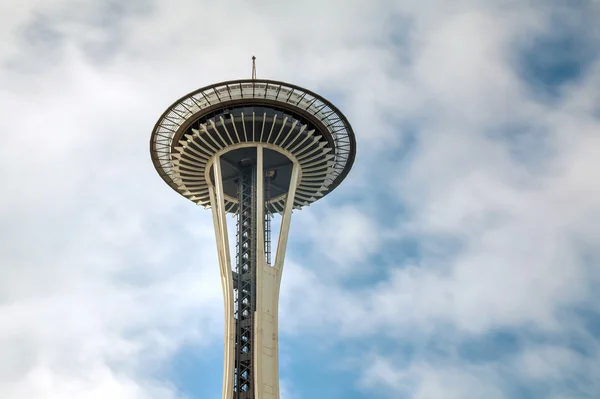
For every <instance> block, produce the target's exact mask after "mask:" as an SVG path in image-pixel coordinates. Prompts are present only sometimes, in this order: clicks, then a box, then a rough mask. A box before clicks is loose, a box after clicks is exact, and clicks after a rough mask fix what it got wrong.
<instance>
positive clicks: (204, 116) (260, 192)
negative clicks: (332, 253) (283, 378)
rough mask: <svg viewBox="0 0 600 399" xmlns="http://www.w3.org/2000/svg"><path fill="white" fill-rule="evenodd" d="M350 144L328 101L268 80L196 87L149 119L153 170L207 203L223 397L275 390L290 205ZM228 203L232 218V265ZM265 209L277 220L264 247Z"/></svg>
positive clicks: (255, 397)
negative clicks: (219, 303) (218, 293)
mask: <svg viewBox="0 0 600 399" xmlns="http://www.w3.org/2000/svg"><path fill="white" fill-rule="evenodd" d="M254 74H255V69H254V67H253V76H254ZM355 147H356V143H355V139H354V133H353V132H352V128H351V126H350V124H349V123H348V121H347V120H346V118H345V117H344V115H343V114H342V113H341V112H340V111H339V110H338V109H337V108H336V107H335V106H334V105H333V104H331V103H330V102H328V101H327V100H325V99H324V98H322V97H320V96H318V95H317V94H315V93H313V92H311V91H308V90H306V89H302V88H300V87H298V86H295V85H291V84H287V83H283V82H276V81H271V80H258V79H250V80H235V81H229V82H223V83H218V84H214V85H211V86H207V87H204V88H202V89H199V90H196V91H194V92H192V93H190V94H188V95H186V96H184V97H182V98H181V99H179V100H177V101H176V102H175V103H174V104H173V105H171V107H169V108H168V109H167V110H166V111H165V112H164V113H163V115H162V116H161V117H160V118H159V120H158V122H157V123H156V125H155V127H154V130H153V132H152V136H151V139H150V152H151V156H152V162H153V163H154V166H155V168H156V170H157V171H158V173H159V175H160V176H161V177H162V178H163V180H164V181H165V182H166V183H167V184H168V185H169V186H170V187H171V188H173V189H174V190H175V191H177V192H178V193H179V194H181V195H182V196H184V197H186V198H188V199H189V200H191V201H193V202H194V203H196V204H198V205H201V206H204V207H206V208H210V209H212V214H213V221H214V228H215V235H216V239H217V251H218V255H219V266H220V271H221V280H222V285H223V295H224V303H225V362H224V378H223V398H224V399H263V398H264V399H275V398H279V377H278V348H277V345H278V338H277V324H278V322H277V318H278V310H277V308H278V298H279V286H280V283H281V274H282V270H283V260H284V257H285V250H286V246H287V237H288V232H289V225H290V220H291V214H292V210H293V209H300V208H302V207H303V206H306V205H309V204H311V203H312V202H314V201H316V200H317V199H319V198H320V197H322V196H324V195H326V194H327V193H329V192H330V191H331V190H333V189H334V188H335V187H337V186H338V185H339V184H340V182H341V181H342V180H343V179H344V178H345V177H346V175H347V174H348V172H349V170H350V168H351V166H352V163H353V162H354V157H355V152H356V148H355ZM228 213H229V214H233V215H234V216H235V217H236V219H237V221H236V222H237V224H236V228H237V231H236V257H235V262H234V264H233V265H232V262H231V254H230V249H229V242H228V233H227V223H226V215H227V214H228ZM273 213H279V214H280V215H281V226H280V229H279V237H278V243H277V249H276V251H275V253H273V254H272V250H271V217H272V214H273Z"/></svg>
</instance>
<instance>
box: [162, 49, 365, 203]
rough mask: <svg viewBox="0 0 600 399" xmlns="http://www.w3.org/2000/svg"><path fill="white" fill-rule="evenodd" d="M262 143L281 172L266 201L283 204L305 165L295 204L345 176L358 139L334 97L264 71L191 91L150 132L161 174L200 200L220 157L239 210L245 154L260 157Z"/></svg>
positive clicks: (228, 198)
mask: <svg viewBox="0 0 600 399" xmlns="http://www.w3.org/2000/svg"><path fill="white" fill-rule="evenodd" d="M253 61H254V60H253ZM253 72H254V68H253ZM258 147H261V148H263V149H264V151H262V153H263V155H264V159H263V164H264V167H265V169H266V170H275V171H276V173H277V177H276V180H275V181H273V182H271V190H270V191H271V192H270V196H269V198H268V200H269V204H270V206H272V210H273V211H274V212H282V211H283V207H284V205H285V200H286V195H287V192H288V187H289V184H290V182H291V176H292V166H293V165H295V164H297V165H299V167H300V175H299V182H298V190H297V191H296V194H295V200H294V207H295V208H301V207H304V206H307V205H309V204H311V203H313V202H314V201H317V200H318V199H319V198H321V197H323V196H324V195H326V194H327V193H330V192H331V191H332V190H333V189H334V188H336V187H337V186H338V185H339V183H340V182H341V181H342V180H343V179H344V178H345V177H346V175H347V174H348V172H349V170H350V168H351V167H352V164H353V162H354V157H355V153H356V140H355V137H354V132H353V130H352V127H351V126H350V123H349V122H348V120H347V119H346V117H345V116H344V115H343V114H342V113H341V112H340V111H339V110H338V109H337V108H336V107H335V106H334V105H333V104H332V103H330V102H329V101H327V100H326V99H324V98H323V97H321V96H319V95H318V94H316V93H314V92H311V91H309V90H306V89H303V88H301V87H298V86H295V85H292V84H289V83H284V82H279V81H273V80H265V79H243V80H231V81H227V82H220V83H215V84H212V85H210V86H206V87H203V88H201V89H198V90H195V91H193V92H191V93H189V94H187V95H186V96H184V97H182V98H180V99H179V100H177V101H176V102H175V103H173V104H172V105H171V106H170V107H169V108H168V109H167V110H166V111H165V112H164V113H163V115H161V117H160V118H159V120H158V121H157V123H156V125H155V126H154V130H153V132H152V136H151V138H150V152H151V156H152V162H153V164H154V166H155V168H156V170H157V172H158V173H159V175H160V176H161V177H162V178H163V180H164V181H165V182H166V183H167V184H169V186H171V188H173V189H174V190H175V191H177V192H178V193H179V194H181V195H183V196H184V197H186V198H188V199H189V200H191V201H193V202H195V203H196V204H198V205H202V206H209V205H210V192H209V187H212V186H213V185H214V173H215V172H214V167H213V161H214V159H216V157H219V159H221V160H222V161H223V166H222V171H221V174H222V176H223V179H224V183H223V193H224V195H225V197H224V200H225V208H226V211H227V212H228V213H235V212H236V211H237V203H238V201H237V199H236V198H237V194H236V190H237V185H236V184H234V183H235V178H236V176H237V175H238V171H237V169H239V167H240V165H241V166H243V163H244V162H245V159H246V158H248V159H249V160H256V161H257V155H256V154H258V152H257V148H258ZM240 162H241V163H240ZM230 177H231V179H230Z"/></svg>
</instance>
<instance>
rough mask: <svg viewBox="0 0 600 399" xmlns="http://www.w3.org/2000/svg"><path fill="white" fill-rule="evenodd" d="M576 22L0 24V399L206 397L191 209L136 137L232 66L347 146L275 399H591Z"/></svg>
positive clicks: (589, 201) (161, 1)
mask: <svg viewBox="0 0 600 399" xmlns="http://www.w3.org/2000/svg"><path fill="white" fill-rule="evenodd" d="M598 20H600V3H599V2H598V1H597V0H588V1H586V0H569V1H567V0H529V1H521V0H457V1H451V2H448V1H443V0H439V1H433V0H432V1H413V0H405V1H399V0H395V1H389V0H370V1H364V0H345V1H330V0H319V1H317V0H304V1H301V2H297V1H296V2H280V1H267V0H253V1H233V0H223V1H219V2H212V1H198V0H171V1H166V0H150V1H142V0H131V1H119V0H95V1H76V0H44V1H41V0H19V1H16V0H7V1H3V2H2V3H1V5H0V115H1V117H0V155H1V156H0V174H1V176H2V180H1V188H0V191H1V194H2V195H0V238H1V240H0V398H6V399H105V398H111V399H218V398H220V393H221V376H222V342H223V341H222V334H223V320H222V319H223V310H222V306H223V305H222V295H221V285H220V283H219V280H218V279H219V275H218V266H217V259H216V248H215V240H214V237H213V228H212V221H211V214H210V212H208V211H204V210H203V209H201V208H198V207H196V206H195V205H194V204H193V203H191V202H189V201H187V200H185V199H184V198H182V197H179V196H177V195H176V194H175V193H174V192H173V191H172V190H170V189H169V188H168V187H167V186H166V185H165V184H164V183H163V182H162V181H161V179H160V178H159V177H158V175H157V174H156V172H155V171H154V168H153V167H152V164H151V162H150V156H149V151H148V140H149V137H150V132H151V130H152V127H153V125H154V123H155V122H156V120H157V118H158V117H159V115H160V114H161V113H162V112H163V110H164V109H165V108H166V107H167V106H168V105H170V104H171V103H172V102H173V101H174V100H175V99H177V98H179V97H180V96H182V95H184V94H185V93H187V92H190V91H192V90H194V89H196V88H199V87H201V86H204V85H208V84H211V83H213V82H217V81H222V80H227V79H237V78H245V77H249V76H250V57H251V56H252V55H256V56H257V57H258V75H259V77H261V78H270V79H276V80H283V81H287V82H291V83H295V84H298V85H300V86H304V87H307V88H309V89H311V90H314V91H316V92H318V93H320V94H322V95H324V96H325V97H327V98H328V99H330V100H331V101H333V102H334V103H336V104H337V105H338V106H339V107H340V109H341V110H342V111H343V112H344V113H345V114H346V115H347V116H348V118H349V120H350V121H351V122H352V124H353V126H354V129H355V131H356V134H357V141H358V154H357V159H356V163H355V166H354V169H353V171H352V173H350V175H349V177H348V178H347V180H346V181H345V182H344V183H343V184H342V185H341V186H340V187H339V188H338V189H337V190H336V191H335V192H333V193H332V194H331V195H330V196H328V197H326V198H325V199H323V200H322V201H319V202H317V203H315V204H314V205H312V206H310V207H309V208H307V209H305V210H303V211H301V212H297V213H295V214H294V218H293V220H292V233H291V237H290V244H289V250H288V260H287V263H286V268H285V272H284V277H283V285H282V298H281V309H280V312H281V318H280V323H281V338H280V344H281V348H280V356H281V379H282V399H313V398H331V399H336V398H340V399H341V398H344V399H367V398H368V399H370V398H382V399H385V398H394V399H396V398H400V399H481V398H486V399H525V398H547V399H571V398H573V399H597V398H599V397H600V305H599V303H600V302H599V300H600V289H599V288H598V287H599V286H600V267H599V260H600V223H599V222H600V182H599V179H600V25H598V24H597V21H598Z"/></svg>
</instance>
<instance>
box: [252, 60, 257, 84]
mask: <svg viewBox="0 0 600 399" xmlns="http://www.w3.org/2000/svg"><path fill="white" fill-rule="evenodd" d="M252 79H253V80H254V79H256V57H255V56H252Z"/></svg>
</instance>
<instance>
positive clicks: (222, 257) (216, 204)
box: [209, 157, 235, 399]
mask: <svg viewBox="0 0 600 399" xmlns="http://www.w3.org/2000/svg"><path fill="white" fill-rule="evenodd" d="M214 165H215V166H214V169H215V183H216V184H215V187H213V186H209V194H210V205H211V208H212V214H213V224H214V227H215V236H216V238H217V252H218V256H219V269H220V272H221V286H222V288H223V300H224V305H225V358H224V362H223V399H232V398H233V374H234V359H235V321H234V318H233V277H232V269H231V253H230V251H229V240H228V235H227V221H226V215H227V214H226V211H225V200H224V197H223V184H222V177H221V160H220V157H216V158H215V160H214Z"/></svg>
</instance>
